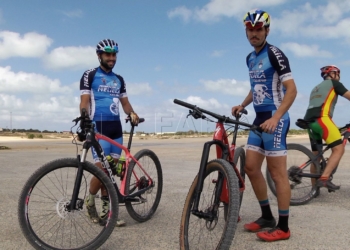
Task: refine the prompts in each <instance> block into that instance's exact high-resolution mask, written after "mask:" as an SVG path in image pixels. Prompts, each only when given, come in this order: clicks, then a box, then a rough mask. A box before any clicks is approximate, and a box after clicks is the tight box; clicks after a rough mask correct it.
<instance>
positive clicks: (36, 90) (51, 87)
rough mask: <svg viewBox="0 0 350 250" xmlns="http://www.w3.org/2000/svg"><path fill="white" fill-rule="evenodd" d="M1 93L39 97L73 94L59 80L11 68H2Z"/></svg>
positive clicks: (0, 69) (0, 70) (0, 74)
mask: <svg viewBox="0 0 350 250" xmlns="http://www.w3.org/2000/svg"><path fill="white" fill-rule="evenodd" d="M0 92H1V93H31V94H35V95H38V96H42V95H47V94H52V93H65V94H68V93H71V92H72V90H71V89H70V88H69V87H65V86H62V84H61V82H60V81H59V80H58V79H50V78H48V77H47V76H44V75H40V74H36V73H26V72H22V71H20V72H18V73H15V72H13V71H11V67H10V66H7V67H0Z"/></svg>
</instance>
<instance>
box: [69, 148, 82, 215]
mask: <svg viewBox="0 0 350 250" xmlns="http://www.w3.org/2000/svg"><path fill="white" fill-rule="evenodd" d="M77 161H78V171H77V175H76V177H75V182H74V189H73V194H72V199H71V201H70V204H69V206H68V209H69V211H73V210H75V209H76V205H77V199H78V195H79V191H80V185H81V180H82V179H83V171H84V169H83V163H82V162H81V158H80V155H77Z"/></svg>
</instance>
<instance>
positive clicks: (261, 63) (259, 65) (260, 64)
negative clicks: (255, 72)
mask: <svg viewBox="0 0 350 250" xmlns="http://www.w3.org/2000/svg"><path fill="white" fill-rule="evenodd" d="M262 66H263V61H262V60H260V62H259V64H258V68H259V69H261V68H262Z"/></svg>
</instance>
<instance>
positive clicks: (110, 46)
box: [96, 39, 119, 53]
mask: <svg viewBox="0 0 350 250" xmlns="http://www.w3.org/2000/svg"><path fill="white" fill-rule="evenodd" d="M101 52H106V53H118V52H119V49H118V44H117V43H116V42H115V41H114V40H112V39H103V40H101V41H100V42H99V43H98V44H97V46H96V53H101Z"/></svg>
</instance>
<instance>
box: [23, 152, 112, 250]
mask: <svg viewBox="0 0 350 250" xmlns="http://www.w3.org/2000/svg"><path fill="white" fill-rule="evenodd" d="M82 164H83V178H82V182H81V186H80V191H79V194H78V199H79V200H77V207H78V208H79V210H74V211H72V212H68V211H67V210H66V209H65V208H66V206H65V205H67V204H68V203H69V202H70V199H71V197H72V193H73V187H74V183H75V179H76V178H75V176H76V173H77V169H78V160H77V159H76V158H63V159H57V160H54V161H51V162H49V163H46V164H45V165H43V166H42V167H40V168H39V169H37V170H36V171H35V172H34V173H33V174H32V175H31V176H30V178H29V179H28V180H27V182H26V183H25V185H24V187H23V189H22V191H21V194H20V198H19V202H18V220H19V225H20V227H21V230H22V232H23V234H24V236H25V237H26V239H27V240H28V242H29V243H30V244H31V245H32V246H33V247H34V248H35V249H46V250H47V249H85V250H89V249H97V248H98V247H100V246H101V245H102V244H103V243H104V242H105V241H106V240H107V239H108V237H109V236H110V235H111V233H112V232H113V230H114V228H115V225H116V223H117V217H118V205H119V204H118V196H117V192H116V190H115V187H114V186H113V184H112V182H111V181H110V179H109V178H108V176H107V175H106V174H105V173H104V172H103V171H102V170H101V169H99V168H98V167H96V166H95V165H94V164H92V163H90V162H85V163H82ZM93 176H95V177H96V178H98V179H99V180H100V181H101V183H102V185H104V186H105V188H106V189H107V192H108V196H109V200H110V209H111V212H110V213H109V220H108V223H107V224H106V225H105V226H103V227H102V226H100V225H99V224H96V223H93V222H92V221H91V220H90V219H89V218H88V216H87V215H86V209H85V204H84V201H85V198H86V195H88V187H89V185H90V182H89V178H90V177H91V178H92V177H93ZM64 178H67V179H66V180H64ZM51 230H52V231H51ZM92 234H96V235H95V236H93V235H92Z"/></svg>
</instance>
